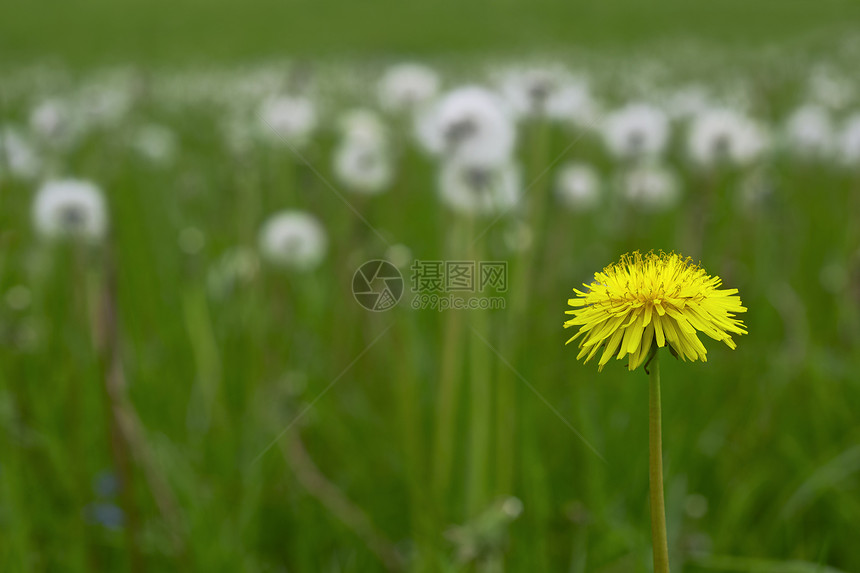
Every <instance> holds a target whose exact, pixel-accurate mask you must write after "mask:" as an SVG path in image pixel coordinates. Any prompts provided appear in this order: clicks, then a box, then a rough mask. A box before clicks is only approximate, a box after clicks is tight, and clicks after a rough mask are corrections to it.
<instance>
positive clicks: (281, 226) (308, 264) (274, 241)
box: [260, 211, 328, 271]
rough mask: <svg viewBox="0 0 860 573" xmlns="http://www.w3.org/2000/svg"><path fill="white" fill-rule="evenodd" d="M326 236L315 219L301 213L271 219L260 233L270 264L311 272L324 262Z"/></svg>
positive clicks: (261, 245)
mask: <svg viewBox="0 0 860 573" xmlns="http://www.w3.org/2000/svg"><path fill="white" fill-rule="evenodd" d="M327 243H328V240H327V237H326V233H325V230H324V229H323V227H322V225H321V224H320V223H319V221H317V219H316V218H315V217H313V216H312V215H309V214H307V213H304V212H301V211H282V212H280V213H278V214H276V215H273V216H272V217H271V218H269V220H268V221H266V223H265V224H264V225H263V228H262V230H261V231H260V252H261V254H262V256H263V257H264V258H265V259H266V260H268V261H269V262H270V263H272V264H274V265H276V266H281V267H285V268H290V269H295V270H298V271H309V270H312V269H314V268H316V267H317V266H319V264H320V263H321V262H322V260H323V257H324V256H325V252H326V248H327V246H328V245H327Z"/></svg>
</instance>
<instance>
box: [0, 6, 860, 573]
mask: <svg viewBox="0 0 860 573" xmlns="http://www.w3.org/2000/svg"><path fill="white" fill-rule="evenodd" d="M792 5H793V4H792ZM554 9H555V10H562V9H561V8H558V7H556V8H554ZM219 10H222V11H223V10H225V8H223V7H221V8H215V11H216V12H217V11H219ZM594 10H597V11H599V9H597V8H595V9H594ZM825 12H826V11H825ZM788 13H789V16H787V17H786V19H785V20H784V25H785V26H786V27H788V28H790V27H791V26H794V25H800V24H799V21H800V20H801V16H799V15H795V12H794V11H792V9H788ZM797 13H798V14H799V13H800V12H799V11H797ZM84 16H85V14H84V15H83V16H81V15H79V16H78V17H81V18H83V17H84ZM658 16H659V13H658ZM655 17H657V16H655ZM817 17H822V16H821V15H820V14H819V15H818V16H817ZM464 18H465V20H466V22H473V23H474V22H476V20H475V19H474V18H472V19H470V18H471V17H464ZM476 18H477V17H476ZM48 25H49V26H53V25H54V24H48ZM463 25H464V26H465V24H463ZM713 25H714V26H715V27H716V26H718V25H719V22H716V23H714V24H713ZM0 26H2V25H0ZM774 29H776V30H779V27H778V26H775V27H774ZM457 30H459V28H458V27H456V26H455V27H454V28H453V31H452V32H451V33H452V35H453V36H454V37H459V36H457ZM121 31H122V29H121V28H120V29H119V30H114V32H111V33H116V34H118V35H121V34H120V33H121ZM775 33H777V32H775ZM346 34H347V36H348V33H346ZM487 34H488V35H494V34H496V35H497V36H494V37H497V38H498V39H499V41H501V39H502V38H504V29H503V28H501V27H499V26H496V27H493V26H490V29H489V31H487ZM595 34H597V32H595ZM561 35H562V32H561V31H559V32H557V36H555V37H557V38H561ZM8 37H9V36H7V38H8ZM50 37H51V38H52V39H51V40H50V41H51V42H55V43H56V44H57V45H58V46H60V45H63V44H62V43H63V41H64V40H63V36H62V34H60V33H59V32H58V33H57V34H56V35H51V36H50ZM463 37H465V35H464V36H463ZM243 38H244V37H243ZM520 40H521V41H522V40H523V38H520ZM7 41H8V40H7ZM94 41H95V40H94ZM116 41H117V42H119V45H120V46H121V47H122V46H124V47H125V48H127V51H128V52H130V53H134V50H135V49H136V48H135V47H134V44H133V42H132V40H130V39H127V40H126V41H125V42H126V43H124V41H123V40H121V39H117V40H116ZM185 41H187V42H190V43H193V39H184V40H182V41H181V42H179V47H178V48H174V49H177V50H180V51H181V46H182V45H184V44H183V43H182V42H185ZM207 41H209V40H204V42H203V44H204V45H206V42H207ZM212 41H213V42H214V40H212ZM245 41H246V43H245V44H243V45H245V46H246V47H247V46H250V45H252V43H249V42H248V41H247V38H245ZM289 41H290V42H292V41H295V42H299V40H289ZM317 41H318V42H323V40H320V39H313V38H304V40H302V42H304V43H303V45H304V46H305V48H303V49H299V48H296V50H297V51H302V50H304V52H305V53H303V54H302V56H303V57H302V58H300V59H296V60H288V61H281V60H275V59H271V58H269V59H265V60H263V59H262V58H261V59H259V62H257V61H255V63H243V64H237V63H232V62H225V63H221V64H220V65H202V64H200V63H199V62H191V63H188V62H184V63H179V64H177V65H175V66H171V65H167V64H165V63H164V62H157V63H154V64H153V63H150V64H146V65H143V64H141V65H127V64H122V65H117V63H116V62H107V63H105V62H99V63H98V65H96V63H93V61H92V59H93V58H92V54H91V53H89V52H86V51H85V49H84V48H83V47H78V48H76V49H74V50H72V52H71V54H72V59H73V60H74V59H76V58H80V60H81V61H87V60H90V62H89V63H87V64H86V65H83V64H81V63H80V62H75V63H73V64H70V65H66V64H58V63H56V62H47V63H28V64H27V65H24V64H21V65H12V64H5V65H4V67H3V72H2V74H0V96H2V106H3V108H2V121H0V296H2V299H0V444H2V447H0V452H2V453H0V532H1V533H0V567H2V570H3V571H259V572H266V571H273V572H274V571H302V572H317V571H325V572H332V573H334V572H362V573H364V572H373V571H416V572H424V571H428V572H429V571H476V572H486V573H490V572H501V571H511V572H518V571H547V572H550V571H567V572H570V573H581V572H586V571H588V572H602V573H612V572H638V571H650V570H651V541H650V529H649V523H650V522H649V504H648V494H647V492H648V434H647V428H648V382H647V380H648V376H647V375H645V374H644V373H643V371H642V370H641V369H639V370H635V371H633V372H628V370H627V368H626V362H625V361H620V360H618V361H617V360H612V361H610V362H609V364H607V365H606V367H605V368H603V370H602V371H601V372H598V367H597V364H596V360H594V361H591V362H588V363H585V364H583V363H582V362H581V361H579V360H577V359H576V356H577V352H578V349H577V348H576V343H572V344H570V345H567V346H566V345H565V341H567V340H568V338H570V336H571V335H572V334H573V333H572V332H569V331H568V330H565V329H564V328H563V327H562V323H563V322H564V321H565V320H566V315H565V314H564V311H565V310H567V309H568V306H567V300H568V299H569V298H571V297H572V296H573V292H572V289H574V288H578V289H582V288H583V287H582V285H583V283H585V284H588V283H591V282H592V280H593V275H594V273H595V272H598V271H600V270H601V269H603V268H604V267H605V266H606V265H608V264H610V263H612V262H615V261H617V260H618V259H619V257H620V256H621V255H622V254H624V253H628V252H633V251H640V252H642V253H646V252H649V251H655V252H659V251H665V252H671V251H674V252H677V253H681V254H683V255H685V256H690V257H692V260H693V261H694V262H696V263H699V262H700V263H701V265H702V267H703V268H705V269H706V270H707V271H708V272H709V274H713V275H719V276H720V277H721V278H722V280H723V283H724V286H725V287H726V288H736V289H738V291H739V295H740V297H741V299H742V301H743V303H744V306H745V307H746V308H747V309H748V310H747V312H746V313H745V314H743V315H741V316H740V318H742V319H743V321H744V323H745V324H746V327H747V330H748V334H745V335H742V336H736V337H734V341H735V342H736V344H737V348H736V349H735V350H731V349H729V348H728V347H726V345H724V344H722V343H720V342H718V341H714V340H710V339H707V338H706V337H704V336H703V337H701V338H702V339H703V342H704V344H705V347H706V348H707V350H708V354H707V358H708V360H707V362H701V361H695V362H682V361H679V360H676V359H674V358H673V357H672V356H671V355H670V354H669V353H668V352H665V351H661V364H660V366H661V369H662V376H663V447H664V464H665V467H664V472H665V480H666V481H665V490H666V515H667V523H668V532H669V554H670V562H671V563H672V568H673V570H675V571H685V572H690V573H698V572H706V571H719V572H729V571H738V572H756V573H771V572H772V573H795V572H796V573H813V572H822V573H837V572H848V573H850V572H856V571H860V546H858V545H857V541H856V540H857V527H858V523H860V495H859V494H858V492H860V489H858V487H860V474H858V472H860V426H858V415H857V405H858V404H860V377H858V375H857V372H858V369H860V352H858V351H857V347H858V343H860V172H858V165H860V115H856V114H858V113H860V98H858V94H860V92H858V84H857V81H856V78H855V77H854V76H853V75H852V71H851V70H852V65H853V62H855V61H856V56H857V55H858V48H857V46H858V44H857V43H856V42H854V41H850V40H849V41H844V42H842V41H840V42H836V41H833V42H832V44H831V45H830V46H829V47H828V49H826V50H824V49H821V48H820V46H818V45H817V44H816V49H814V50H812V49H810V50H806V49H804V48H802V47H801V48H796V47H795V48H793V50H794V51H792V52H791V55H790V56H787V55H786V53H785V52H783V51H771V50H768V49H766V48H760V49H757V50H754V51H747V50H743V51H740V52H739V51H734V50H730V49H721V48H715V47H707V48H704V47H701V46H698V45H690V44H684V46H685V48H684V50H676V49H674V47H673V46H672V45H671V44H669V45H667V46H664V47H659V48H656V49H653V50H650V51H645V50H642V51H637V52H636V53H635V54H632V55H631V54H619V50H617V49H615V50H613V49H602V48H601V47H599V46H595V47H592V48H590V49H589V50H577V51H564V50H559V51H551V52H548V53H541V54H540V55H537V56H534V57H522V58H516V57H512V56H510V55H508V54H501V55H485V54H478V53H472V54H470V55H469V56H468V57H451V56H450V55H437V56H434V55H432V51H433V50H432V48H430V47H428V48H426V50H422V49H418V48H417V47H416V50H415V51H417V52H426V57H423V58H419V59H418V60H415V59H412V58H410V59H406V58H398V59H396V60H393V59H392V58H391V57H378V56H373V55H371V56H367V57H365V58H362V57H355V56H354V57H353V59H349V58H347V59H344V58H341V57H328V56H326V57H322V56H321V57H319V58H317V59H314V58H313V57H312V56H309V55H308V54H309V53H311V54H312V53H314V52H315V49H314V46H315V44H314V42H317ZM464 41H465V40H463V39H462V37H460V39H459V40H457V39H455V40H454V41H453V46H455V47H456V46H463V45H464V44H463V42H464ZM22 42H23V43H21V44H19V48H20V51H21V53H22V54H23V53H25V52H26V50H27V48H26V46H27V44H26V42H24V41H23V36H22ZM237 42H238V41H237ZM238 43H239V44H241V43H242V42H238ZM335 44H336V42H335ZM416 46H417V45H416ZM216 49H217V48H216ZM224 49H226V48H224ZM365 49H366V50H367V51H369V52H373V50H374V47H373V46H372V45H371V46H370V47H368V46H367V45H365ZM464 49H468V48H464ZM265 51H266V49H265V47H263V48H260V49H259V52H260V53H264V52H265ZM621 51H622V52H623V50H621ZM10 53H13V54H14V51H12V52H10ZM118 53H120V54H122V50H120V51H119V52H118ZM244 53H245V52H243V54H244ZM248 53H250V54H251V55H252V56H253V57H254V58H257V57H258V56H259V55H260V54H258V53H257V52H256V51H255V50H252V49H250V48H249V49H248ZM180 59H181V58H180ZM468 86H473V87H468ZM475 86H477V87H475ZM279 215H281V216H284V217H285V218H284V217H282V218H280V219H279V218H278V216H279ZM374 260H385V261H389V262H390V263H391V265H392V267H391V268H396V269H397V273H395V274H393V275H387V277H388V278H387V280H386V279H385V278H382V277H368V278H369V279H371V280H368V281H367V282H368V283H369V284H368V285H365V286H367V287H369V289H370V291H371V292H372V293H380V292H384V293H386V294H388V295H391V296H393V298H394V299H397V301H396V304H394V305H393V306H392V307H390V308H388V305H387V304H386V303H385V301H384V300H383V299H379V298H376V297H373V296H371V297H369V298H363V299H362V298H361V296H357V295H356V292H357V289H358V291H359V295H360V294H361V292H364V291H362V290H361V289H362V288H364V287H362V286H361V284H362V282H361V281H360V280H359V281H358V282H356V281H357V278H356V277H357V275H356V272H357V270H358V269H359V268H363V269H365V271H366V272H367V270H368V269H370V272H373V271H374V270H375V269H377V268H378V267H377V266H372V267H367V268H365V267H363V265H364V263H366V262H368V261H374ZM470 261H472V262H475V263H476V264H475V269H478V268H479V265H480V263H482V262H484V263H490V262H492V263H503V267H502V268H503V269H504V271H503V277H504V284H502V283H498V282H493V283H492V284H489V286H487V287H486V288H485V289H484V288H480V287H479V286H474V285H473V286H472V287H471V290H470V289H469V288H468V287H466V288H464V289H458V288H457V287H456V286H454V285H455V283H454V282H453V281H452V282H450V283H449V282H447V281H446V280H445V279H446V278H447V279H450V278H452V277H451V276H448V275H445V274H444V273H446V272H447V269H448V267H447V266H446V265H445V263H446V262H448V263H464V262H465V263H468V262H470ZM435 263H441V267H436V266H435ZM432 268H441V269H442V271H441V272H442V273H443V275H444V276H442V277H441V278H440V280H441V281H442V282H436V283H428V282H422V279H423V280H425V281H429V280H431V279H432V278H433V275H432V274H426V273H431V270H428V269H432ZM466 268H468V265H466ZM462 269H463V266H462V265H461V266H460V270H461V271H462ZM398 273H399V274H398ZM397 276H399V277H401V279H402V283H398V281H397V280H396V279H397ZM482 276H483V275H480V274H478V275H474V277H473V278H474V279H475V280H476V281H479V280H480V278H481V277H482ZM398 284H400V285H401V287H402V294H401V293H400V291H399V288H401V287H398V286H397V285H398ZM357 285H359V286H358V287H357ZM455 300H456V301H473V302H474V305H475V306H476V307H477V308H467V309H453V308H447V309H442V308H440V306H439V305H442V304H449V305H453V304H457V303H455V302H454V301H455ZM443 301H445V302H443ZM368 304H370V306H373V305H374V304H376V305H377V308H376V309H374V310H368V309H367V308H365V306H367V305H368ZM383 307H385V308H383Z"/></svg>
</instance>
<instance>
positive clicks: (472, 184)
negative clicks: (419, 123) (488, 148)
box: [439, 161, 522, 215]
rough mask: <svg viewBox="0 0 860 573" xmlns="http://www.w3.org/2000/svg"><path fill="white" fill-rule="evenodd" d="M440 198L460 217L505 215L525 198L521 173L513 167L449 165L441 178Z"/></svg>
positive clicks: (510, 165)
mask: <svg viewBox="0 0 860 573" xmlns="http://www.w3.org/2000/svg"><path fill="white" fill-rule="evenodd" d="M439 195H440V197H441V199H442V201H443V202H444V203H445V204H446V205H448V206H449V207H450V208H451V209H453V210H454V211H456V212H459V213H463V214H467V215H491V214H494V213H505V212H507V211H509V210H511V209H513V208H514V207H515V206H516V205H517V203H518V202H519V200H520V196H521V195H522V181H521V175H520V169H519V167H517V166H516V165H515V164H513V163H507V164H502V165H496V166H493V167H481V166H475V165H469V164H462V163H457V162H452V161H449V162H446V163H445V164H444V165H443V166H442V169H441V171H440V174H439Z"/></svg>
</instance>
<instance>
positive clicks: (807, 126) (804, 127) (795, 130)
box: [785, 104, 834, 158]
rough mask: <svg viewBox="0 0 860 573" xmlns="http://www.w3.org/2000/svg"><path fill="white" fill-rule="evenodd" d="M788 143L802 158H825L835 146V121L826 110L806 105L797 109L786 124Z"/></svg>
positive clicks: (817, 106)
mask: <svg viewBox="0 0 860 573" xmlns="http://www.w3.org/2000/svg"><path fill="white" fill-rule="evenodd" d="M785 137H786V143H787V145H788V148H789V150H790V151H792V152H793V153H795V154H796V155H798V156H800V157H805V158H824V157H828V156H830V154H831V153H832V152H833V146H834V128H833V120H832V119H831V117H830V113H829V112H828V111H827V109H826V108H824V107H822V106H819V105H814V104H806V105H803V106H801V107H799V108H798V109H796V110H795V111H794V112H793V113H792V114H791V115H790V116H789V118H788V120H787V121H786V124H785Z"/></svg>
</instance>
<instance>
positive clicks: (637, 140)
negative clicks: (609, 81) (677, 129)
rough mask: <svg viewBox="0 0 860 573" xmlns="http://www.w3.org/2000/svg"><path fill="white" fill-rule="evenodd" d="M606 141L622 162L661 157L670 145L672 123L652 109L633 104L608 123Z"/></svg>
mask: <svg viewBox="0 0 860 573" xmlns="http://www.w3.org/2000/svg"><path fill="white" fill-rule="evenodd" d="M603 139H604V141H605V143H606V147H607V148H608V149H609V151H610V153H612V155H613V156H615V157H617V158H619V159H634V158H638V157H643V156H645V157H653V156H657V155H660V154H661V153H662V152H663V149H665V147H666V144H667V142H668V141H669V119H668V118H667V117H666V114H665V113H663V111H662V110H660V109H659V108H657V107H654V106H652V105H649V104H644V103H633V104H629V105H627V106H626V107H623V108H622V109H620V110H618V111H616V112H614V113H612V114H610V116H609V117H608V118H607V119H606V122H605V123H604V125H603Z"/></svg>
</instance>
